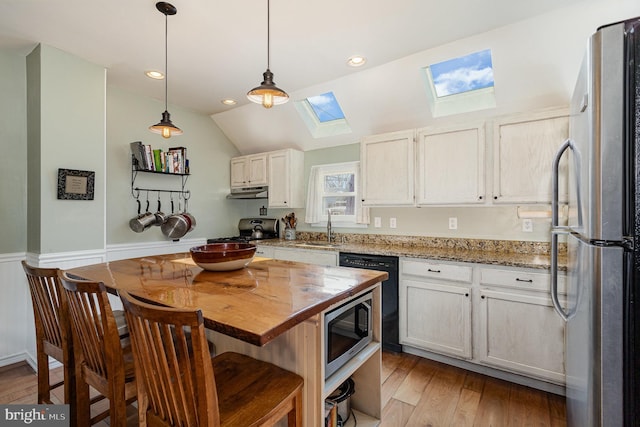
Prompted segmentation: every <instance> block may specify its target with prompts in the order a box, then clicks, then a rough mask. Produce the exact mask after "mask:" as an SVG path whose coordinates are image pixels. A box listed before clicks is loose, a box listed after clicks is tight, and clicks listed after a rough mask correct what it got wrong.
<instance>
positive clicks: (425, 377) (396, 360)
mask: <svg viewBox="0 0 640 427" xmlns="http://www.w3.org/2000/svg"><path fill="white" fill-rule="evenodd" d="M61 375H62V370H61V368H59V369H54V370H53V371H52V376H56V378H59V377H60V376H61ZM382 381H383V383H382V404H383V408H384V410H383V413H382V423H381V427H404V426H420V427H425V426H428V427H441V426H451V427H465V426H476V427H501V426H505V427H507V426H508V427H516V426H540V427H543V426H549V427H566V424H567V423H566V416H565V403H564V397H563V396H558V395H555V394H551V393H545V392H542V391H539V390H536V389H532V388H528V387H524V386H520V385H517V384H512V383H509V382H507V381H502V380H498V379H495V378H491V377H487V376H485V375H481V374H477V373H474V372H469V371H466V370H464V369H459V368H456V367H453V366H449V365H445V364H442V363H438V362H434V361H431V360H427V359H423V358H421V357H417V356H413V355H410V354H406V353H403V354H393V353H386V352H385V353H383V356H382ZM357 392H358V389H357V385H356V393H357ZM36 396H37V381H36V375H35V373H34V372H33V370H32V369H31V367H30V366H28V365H27V364H24V363H23V364H17V365H12V366H9V367H6V368H2V369H0V403H2V404H10V403H13V404H21V403H22V404H28V403H35V402H36ZM56 399H57V401H58V402H61V401H62V400H61V399H62V388H60V389H57V390H55V391H54V401H55V400H56ZM103 403H104V404H106V402H101V403H100V404H103ZM97 425H98V426H99V427H104V426H108V425H109V424H108V420H105V421H102V422H101V423H100V424H97Z"/></svg>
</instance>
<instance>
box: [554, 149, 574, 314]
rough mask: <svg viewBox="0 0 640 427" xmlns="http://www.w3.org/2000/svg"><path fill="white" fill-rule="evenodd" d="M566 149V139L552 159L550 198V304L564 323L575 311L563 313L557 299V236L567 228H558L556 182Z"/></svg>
mask: <svg viewBox="0 0 640 427" xmlns="http://www.w3.org/2000/svg"><path fill="white" fill-rule="evenodd" d="M568 149H571V150H573V142H572V141H571V139H567V140H565V141H564V142H563V143H562V145H561V146H560V148H559V149H558V152H557V153H556V156H555V158H554V159H553V175H552V187H553V197H552V198H551V302H552V303H553V308H554V309H555V310H556V312H557V313H558V314H559V315H560V317H561V318H562V319H563V320H564V321H565V322H566V321H568V320H569V319H570V318H571V317H573V315H575V311H574V313H567V312H565V311H564V309H563V308H562V305H561V304H560V300H559V298H558V235H559V234H568V233H569V227H564V226H560V223H559V215H558V209H559V200H558V198H559V189H558V186H559V184H558V182H559V170H560V159H561V158H562V155H563V154H564V152H565V151H567V150H568Z"/></svg>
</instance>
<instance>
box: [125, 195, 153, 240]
mask: <svg viewBox="0 0 640 427" xmlns="http://www.w3.org/2000/svg"><path fill="white" fill-rule="evenodd" d="M136 202H137V203H138V216H136V217H135V218H132V219H131V220H130V221H129V228H131V230H133V231H135V232H136V233H142V232H143V231H144V230H146V229H147V228H149V227H151V226H152V225H153V224H155V222H156V216H155V215H154V214H153V213H151V212H149V200H147V210H146V212H145V213H142V214H141V213H140V200H138V199H136Z"/></svg>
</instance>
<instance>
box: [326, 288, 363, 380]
mask: <svg viewBox="0 0 640 427" xmlns="http://www.w3.org/2000/svg"><path fill="white" fill-rule="evenodd" d="M372 303H373V299H372V294H371V292H369V293H366V294H364V295H363V296H361V297H358V298H354V299H352V300H350V301H347V302H346V303H344V304H343V305H341V306H340V307H338V308H336V309H334V310H331V311H330V312H328V313H327V314H325V316H324V330H325V355H324V356H325V365H324V376H325V378H329V377H330V376H331V374H333V373H334V372H335V371H337V370H338V369H340V367H341V366H343V365H344V364H345V363H347V362H348V361H349V360H350V359H351V358H352V357H353V356H355V355H356V354H357V353H358V352H359V351H360V350H362V349H363V348H365V347H366V346H367V344H369V343H370V342H371V341H372V340H373V329H372V327H371V326H372V324H371V321H372V312H371V307H372Z"/></svg>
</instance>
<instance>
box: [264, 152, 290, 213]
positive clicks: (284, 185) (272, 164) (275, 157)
mask: <svg viewBox="0 0 640 427" xmlns="http://www.w3.org/2000/svg"><path fill="white" fill-rule="evenodd" d="M269 170H270V171H271V174H269V207H270V208H287V207H289V199H290V194H291V191H290V183H289V156H288V155H287V153H286V152H284V151H282V152H277V153H270V154H269Z"/></svg>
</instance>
